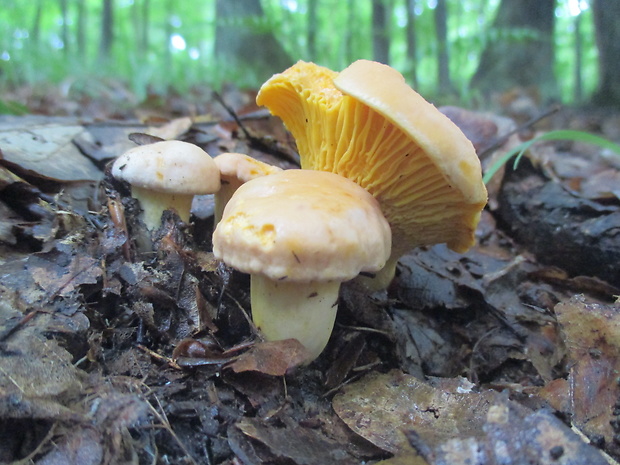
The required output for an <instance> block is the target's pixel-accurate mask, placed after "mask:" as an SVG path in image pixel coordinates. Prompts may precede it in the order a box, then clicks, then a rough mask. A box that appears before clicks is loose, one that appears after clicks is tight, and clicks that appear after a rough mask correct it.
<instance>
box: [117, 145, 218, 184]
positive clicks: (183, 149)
mask: <svg viewBox="0 0 620 465" xmlns="http://www.w3.org/2000/svg"><path fill="white" fill-rule="evenodd" d="M112 176H114V177H115V178H116V179H120V180H124V181H126V182H128V183H129V184H131V185H132V186H136V187H139V188H142V189H146V190H152V191H157V192H164V193H168V194H188V195H203V194H212V193H214V192H217V191H218V190H219V189H220V172H219V169H218V168H217V166H216V164H215V162H214V161H213V159H212V158H211V156H210V155H209V154H208V153H207V152H205V151H204V150H202V149H201V148H200V147H198V146H197V145H194V144H190V143H188V142H182V141H179V140H168V141H162V142H155V143H154V144H147V145H140V146H138V147H134V148H132V149H131V150H128V151H127V152H125V153H124V154H123V155H121V156H120V157H118V158H117V159H116V161H115V162H114V164H113V165H112Z"/></svg>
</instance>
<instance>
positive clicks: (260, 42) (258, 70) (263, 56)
mask: <svg viewBox="0 0 620 465" xmlns="http://www.w3.org/2000/svg"><path fill="white" fill-rule="evenodd" d="M216 21H217V23H216V30H215V55H216V57H218V59H219V66H220V67H224V68H227V69H228V71H229V72H231V73H232V74H231V75H233V76H234V73H235V72H236V73H237V74H238V73H239V72H245V73H252V75H253V78H255V79H256V80H259V81H264V80H266V79H267V78H269V77H270V76H271V75H272V74H274V73H279V72H281V71H284V70H285V69H286V68H288V67H289V66H291V65H292V64H293V62H294V61H293V59H292V58H291V57H289V56H288V54H287V52H286V50H284V47H282V45H281V44H280V43H279V42H278V41H277V39H276V38H275V36H274V35H273V32H272V31H270V30H268V29H266V28H265V27H264V25H265V24H266V18H265V14H264V12H263V9H262V7H261V4H260V0H217V2H216Z"/></svg>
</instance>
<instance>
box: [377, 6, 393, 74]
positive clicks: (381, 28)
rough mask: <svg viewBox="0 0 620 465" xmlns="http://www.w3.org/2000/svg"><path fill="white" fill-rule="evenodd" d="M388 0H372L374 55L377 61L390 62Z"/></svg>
mask: <svg viewBox="0 0 620 465" xmlns="http://www.w3.org/2000/svg"><path fill="white" fill-rule="evenodd" d="M391 15H392V5H391V2H389V1H388V0H372V56H373V59H374V60H375V61H378V62H380V63H385V64H386V65H387V64H389V63H390V17H391Z"/></svg>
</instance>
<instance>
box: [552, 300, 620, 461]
mask: <svg viewBox="0 0 620 465" xmlns="http://www.w3.org/2000/svg"><path fill="white" fill-rule="evenodd" d="M555 313H556V315H557V318H558V322H559V324H560V326H561V328H562V334H563V337H564V342H565V344H566V347H567V350H568V354H569V359H570V372H569V377H568V379H567V380H556V381H554V382H553V383H550V384H548V385H547V386H545V388H544V389H543V390H542V391H541V392H540V395H542V396H543V397H544V398H546V399H547V400H548V401H549V402H550V403H551V404H552V405H553V406H554V407H556V408H558V409H560V410H563V411H566V412H567V413H570V414H571V418H572V420H573V422H574V424H575V425H576V426H578V427H579V428H580V429H582V430H583V431H584V432H585V433H586V434H587V435H589V436H592V435H600V436H603V437H604V438H605V440H606V442H607V444H608V446H609V447H611V448H612V450H613V451H614V452H616V453H620V448H619V447H618V445H617V443H616V442H615V441H614V439H613V438H614V436H615V435H616V434H617V433H618V432H620V431H619V430H620V425H619V424H618V420H619V418H618V417H617V416H615V415H614V409H615V406H616V405H618V404H617V403H618V401H619V399H620V387H619V386H618V373H619V372H620V304H615V305H601V304H597V303H589V302H587V301H586V299H585V298H584V297H583V296H575V297H573V298H571V299H570V300H569V301H566V302H561V303H559V304H557V305H556V307H555ZM613 424H615V425H616V427H614V426H612V425H613Z"/></svg>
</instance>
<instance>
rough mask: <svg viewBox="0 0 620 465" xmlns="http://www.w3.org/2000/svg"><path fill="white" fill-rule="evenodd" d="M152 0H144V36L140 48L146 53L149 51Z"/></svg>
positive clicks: (141, 38)
mask: <svg viewBox="0 0 620 465" xmlns="http://www.w3.org/2000/svg"><path fill="white" fill-rule="evenodd" d="M150 11H151V0H142V35H141V37H140V48H141V49H142V50H143V51H144V53H146V52H148V50H149V42H150V40H149V31H150V30H151V25H150V16H149V13H150Z"/></svg>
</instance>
